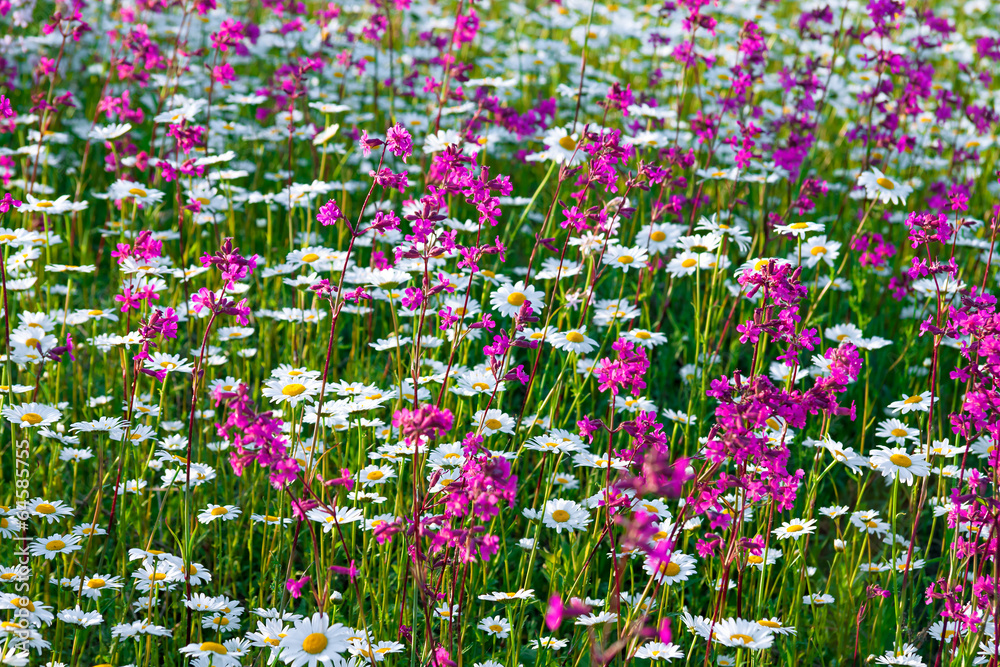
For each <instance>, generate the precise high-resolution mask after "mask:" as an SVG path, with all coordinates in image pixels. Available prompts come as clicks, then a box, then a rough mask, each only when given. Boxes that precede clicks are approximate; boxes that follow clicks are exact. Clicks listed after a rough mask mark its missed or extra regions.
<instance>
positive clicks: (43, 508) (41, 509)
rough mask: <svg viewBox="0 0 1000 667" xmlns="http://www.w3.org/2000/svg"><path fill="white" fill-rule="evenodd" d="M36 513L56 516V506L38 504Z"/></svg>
mask: <svg viewBox="0 0 1000 667" xmlns="http://www.w3.org/2000/svg"><path fill="white" fill-rule="evenodd" d="M22 419H23V417H22ZM35 511H36V512H38V513H39V514H55V513H56V508H55V506H54V505H51V504H49V503H38V507H36V508H35Z"/></svg>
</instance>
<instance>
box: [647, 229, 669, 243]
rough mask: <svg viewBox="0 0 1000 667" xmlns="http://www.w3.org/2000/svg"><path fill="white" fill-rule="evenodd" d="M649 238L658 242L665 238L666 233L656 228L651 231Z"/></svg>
mask: <svg viewBox="0 0 1000 667" xmlns="http://www.w3.org/2000/svg"><path fill="white" fill-rule="evenodd" d="M649 238H650V239H652V240H653V241H654V242H656V243H660V242H661V241H665V240H666V239H667V235H666V233H665V232H661V231H659V230H657V231H655V232H653V233H652V234H650V235H649Z"/></svg>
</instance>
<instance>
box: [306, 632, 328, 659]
mask: <svg viewBox="0 0 1000 667" xmlns="http://www.w3.org/2000/svg"><path fill="white" fill-rule="evenodd" d="M326 645H327V639H326V635H324V634H323V633H322V632H313V633H312V634H310V635H308V636H307V637H306V638H305V639H304V640H303V641H302V650H303V651H305V652H306V653H308V654H309V655H316V654H317V653H320V652H322V651H323V649H325V648H326Z"/></svg>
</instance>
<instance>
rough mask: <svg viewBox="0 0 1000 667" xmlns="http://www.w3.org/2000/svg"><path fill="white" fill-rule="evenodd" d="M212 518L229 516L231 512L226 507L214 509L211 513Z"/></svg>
mask: <svg viewBox="0 0 1000 667" xmlns="http://www.w3.org/2000/svg"><path fill="white" fill-rule="evenodd" d="M209 514H211V515H212V516H222V515H223V514H229V510H227V509H226V508H225V507H213V508H212V511H211V512H209Z"/></svg>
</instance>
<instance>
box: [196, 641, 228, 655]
mask: <svg viewBox="0 0 1000 667" xmlns="http://www.w3.org/2000/svg"><path fill="white" fill-rule="evenodd" d="M198 648H199V649H200V650H202V651H211V652H212V653H218V654H219V655H227V654H228V653H229V650H228V649H226V647H225V646H223V645H222V644H216V643H215V642H202V644H201V646H199V647H198Z"/></svg>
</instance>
